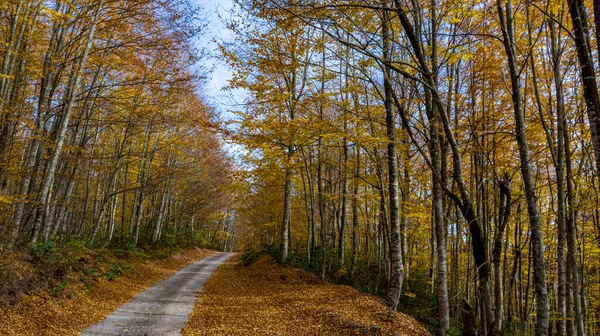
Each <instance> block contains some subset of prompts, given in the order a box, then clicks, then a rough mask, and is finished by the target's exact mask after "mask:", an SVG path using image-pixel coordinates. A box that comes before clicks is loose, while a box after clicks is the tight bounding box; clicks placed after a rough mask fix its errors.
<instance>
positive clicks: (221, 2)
mask: <svg viewBox="0 0 600 336" xmlns="http://www.w3.org/2000/svg"><path fill="white" fill-rule="evenodd" d="M196 2H197V3H198V5H200V6H202V8H203V12H204V13H205V14H206V15H207V16H208V18H207V19H208V26H207V31H206V34H205V35H204V36H203V37H202V38H201V41H200V42H199V43H200V46H202V47H206V48H208V50H209V52H210V53H211V55H212V57H210V58H209V59H207V60H204V61H203V65H205V66H207V67H208V68H212V69H213V71H212V72H211V73H210V74H209V75H208V77H209V78H208V79H207V82H206V87H205V88H204V91H205V92H204V93H205V94H206V95H207V96H208V98H209V99H210V100H211V103H212V104H214V105H216V106H215V107H217V108H218V109H220V110H222V111H221V112H225V110H227V109H228V105H231V102H230V101H229V100H230V99H229V97H228V94H227V93H224V92H223V91H222V89H223V87H225V86H226V85H227V80H228V79H230V78H231V71H230V69H228V68H227V66H226V65H225V64H223V62H222V61H221V60H220V57H219V54H218V51H217V50H216V47H217V42H218V41H223V40H224V41H228V40H229V39H231V33H230V32H229V30H227V28H226V27H225V25H224V23H223V22H222V17H224V18H227V17H228V13H229V10H230V9H231V7H232V6H233V3H232V1H231V0H196ZM215 41H216V42H215Z"/></svg>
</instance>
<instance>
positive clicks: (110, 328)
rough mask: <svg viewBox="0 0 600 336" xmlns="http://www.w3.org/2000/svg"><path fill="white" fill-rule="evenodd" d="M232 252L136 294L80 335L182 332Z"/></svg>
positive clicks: (204, 260) (185, 269) (204, 262)
mask: <svg viewBox="0 0 600 336" xmlns="http://www.w3.org/2000/svg"><path fill="white" fill-rule="evenodd" d="M231 256H233V253H216V254H213V255H211V256H209V257H206V258H204V259H202V260H200V261H198V262H196V263H194V264H192V265H190V266H188V267H186V268H184V269H182V270H180V271H179V272H177V273H175V274H174V275H173V276H172V277H170V278H168V279H167V280H164V281H162V282H159V283H158V284H156V285H154V286H153V287H151V288H149V289H147V290H146V291H144V292H142V293H141V294H139V295H138V296H136V297H135V298H134V299H133V300H131V301H130V302H129V303H126V304H124V305H122V306H121V307H119V308H118V309H117V310H115V311H114V312H113V313H112V314H110V315H108V316H107V317H106V318H105V319H104V320H103V321H102V322H100V323H98V324H95V325H93V326H92V327H90V328H89V329H87V330H84V331H83V333H81V335H84V336H92V335H140V336H145V335H148V336H150V335H152V336H158V335H181V329H182V328H183V326H184V325H185V323H186V322H187V321H188V318H189V315H190V313H191V312H192V310H193V309H194V305H195V303H196V293H197V292H198V291H199V290H201V289H202V286H203V285H204V283H205V282H206V280H207V279H208V278H209V277H210V275H211V274H212V272H213V271H214V270H216V269H217V267H219V265H221V264H222V263H223V262H224V261H226V260H227V259H229V258H230V257H231Z"/></svg>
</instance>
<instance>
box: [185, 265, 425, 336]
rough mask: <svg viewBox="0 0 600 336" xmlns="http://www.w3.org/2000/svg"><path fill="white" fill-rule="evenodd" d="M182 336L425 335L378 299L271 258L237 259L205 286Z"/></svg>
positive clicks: (215, 273) (404, 317) (216, 272)
mask: <svg viewBox="0 0 600 336" xmlns="http://www.w3.org/2000/svg"><path fill="white" fill-rule="evenodd" d="M183 335H187V336H191V335H244V336H246V335H260V336H264V335H273V336H275V335H278V336H288V335H289V336H292V335H294V336H298V335H403V336H404V335H406V336H421V335H429V333H428V332H427V330H426V329H425V328H424V327H423V326H422V325H421V324H419V323H418V322H417V321H416V320H415V319H413V318H412V317H410V316H408V315H405V314H402V313H398V312H394V311H391V310H390V309H388V308H387V307H386V306H385V305H384V304H383V303H382V302H381V300H380V299H379V298H377V297H375V296H372V295H369V294H363V293H360V292H358V291H356V290H355V289H353V288H352V287H349V286H341V285H333V284H331V283H328V282H325V281H321V280H320V279H319V278H318V277H317V276H316V275H314V274H312V273H309V272H306V271H302V270H299V269H295V268H291V267H281V266H279V265H278V264H277V263H276V262H275V261H273V260H272V258H270V257H267V256H265V257H262V258H260V259H258V260H257V261H255V262H254V263H252V264H250V265H249V266H244V265H242V263H241V262H240V260H239V256H236V257H234V258H232V259H230V260H229V261H227V262H225V263H224V264H223V265H221V266H220V267H219V268H218V269H217V271H215V272H214V273H213V275H212V276H211V277H210V278H209V280H208V281H207V282H206V284H205V285H204V290H203V292H202V293H201V294H200V300H199V303H198V304H197V305H196V307H195V309H194V312H193V313H192V316H191V319H190V321H189V322H188V324H187V326H186V327H185V328H184V329H183Z"/></svg>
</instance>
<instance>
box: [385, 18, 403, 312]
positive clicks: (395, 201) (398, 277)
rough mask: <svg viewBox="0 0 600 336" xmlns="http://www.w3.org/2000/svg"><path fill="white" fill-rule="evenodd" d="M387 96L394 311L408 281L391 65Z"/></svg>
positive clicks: (387, 56) (387, 40)
mask: <svg viewBox="0 0 600 336" xmlns="http://www.w3.org/2000/svg"><path fill="white" fill-rule="evenodd" d="M389 25H390V23H389V15H388V12H387V11H384V12H383V23H382V27H383V28H382V39H383V58H384V59H386V60H389V59H390V56H391V55H390V53H391V49H390V37H391V31H390V28H389ZM383 68H384V69H383V71H384V74H383V77H384V84H383V85H384V94H385V102H384V105H385V110H386V130H387V140H388V145H387V160H388V174H389V208H390V231H391V232H390V266H391V269H390V281H389V283H388V287H387V290H386V294H385V302H386V303H387V304H388V305H389V306H390V307H392V308H394V309H395V308H396V307H397V306H398V301H399V300H400V293H401V290H402V281H403V280H404V268H403V262H402V246H401V245H400V244H401V243H402V242H401V241H400V208H399V182H398V180H399V179H398V153H397V144H396V113H394V110H393V105H392V90H393V88H392V83H391V71H390V69H389V67H388V66H387V65H384V67H383Z"/></svg>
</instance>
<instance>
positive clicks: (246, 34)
mask: <svg viewBox="0 0 600 336" xmlns="http://www.w3.org/2000/svg"><path fill="white" fill-rule="evenodd" d="M594 19H595V20H594ZM229 27H230V28H231V30H232V32H233V35H234V36H235V40H234V41H231V42H229V43H223V44H222V45H221V50H222V52H223V55H224V57H226V60H227V62H228V64H229V65H230V67H231V68H232V69H233V71H234V77H233V79H232V80H231V81H230V85H229V88H230V89H231V90H233V91H235V90H244V91H245V92H247V97H246V100H245V105H244V109H242V110H240V111H238V113H237V115H236V117H235V118H233V120H232V121H231V125H230V128H229V129H230V130H231V132H232V137H233V138H234V139H235V140H236V141H238V142H239V143H241V144H243V145H244V146H245V148H246V149H247V153H246V154H245V156H244V159H245V161H244V162H246V163H247V165H248V167H250V169H249V171H248V174H249V176H248V181H249V182H248V183H249V184H248V186H247V190H248V192H247V193H244V195H246V196H245V197H246V198H247V199H246V200H245V201H244V202H242V204H243V206H241V207H240V208H239V209H238V212H237V217H238V221H241V222H242V223H241V225H243V226H244V227H246V228H247V231H246V232H244V236H245V237H246V238H245V239H243V240H242V241H243V242H245V244H249V245H251V246H252V245H254V246H260V245H261V244H272V245H274V246H276V247H277V249H278V255H279V259H280V261H281V262H286V261H290V260H291V261H292V262H297V263H299V264H301V263H303V262H304V263H308V267H309V268H311V269H312V270H314V271H315V272H318V273H320V274H321V275H322V277H323V278H328V279H338V280H341V281H345V282H349V283H351V284H355V285H356V284H357V283H364V282H365V281H366V279H365V277H371V278H377V279H379V277H381V278H382V279H384V281H379V282H381V284H379V282H378V284H379V286H380V287H379V289H378V290H379V292H381V294H382V295H383V297H384V299H385V301H386V302H387V303H388V304H389V305H390V306H391V307H396V306H399V307H401V308H402V307H406V306H407V305H406V303H407V302H409V303H410V304H413V305H420V303H422V302H424V301H425V300H426V297H427V295H430V296H431V298H432V300H431V301H428V302H429V304H428V305H426V306H425V307H421V308H423V310H424V311H425V310H426V311H430V312H431V314H434V315H435V318H434V320H432V323H434V324H435V325H436V327H435V330H436V333H437V335H445V334H447V333H458V332H460V330H462V332H463V333H464V334H467V335H475V334H477V333H478V334H480V335H500V334H521V335H527V334H535V335H554V334H556V335H586V334H587V335H594V334H598V333H599V332H600V296H599V295H598V293H599V291H600V287H599V286H600V268H599V262H600V253H599V252H600V209H599V203H598V202H599V199H598V197H599V190H598V188H599V186H600V184H599V177H600V175H599V174H598V173H599V171H600V169H599V168H600V140H599V138H598V135H599V131H600V130H599V127H600V124H599V116H600V104H599V100H598V83H597V81H598V78H597V70H598V68H599V64H600V63H599V60H598V57H599V56H600V53H599V50H598V43H597V40H598V37H599V36H600V6H599V5H598V2H597V1H594V2H593V3H592V1H583V0H568V1H566V0H548V1H515V0H513V1H511V0H497V1H452V0H451V1H446V0H423V1H408V0H406V1H404V0H395V1H388V0H383V1H368V0H360V1H328V0H304V1H295V0H288V1H279V0H262V1H242V0H240V1H237V2H236V7H235V8H234V9H233V14H232V15H231V21H230V22H229ZM298 260H302V261H298ZM365 269H366V270H365ZM357 278H358V279H357ZM344 279H345V280H344ZM348 279H350V280H348ZM382 287H383V288H382ZM368 289H369V290H371V291H376V290H377V289H376V288H373V286H371V287H370V288H368ZM417 291H418V292H417ZM415 296H416V298H415Z"/></svg>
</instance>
